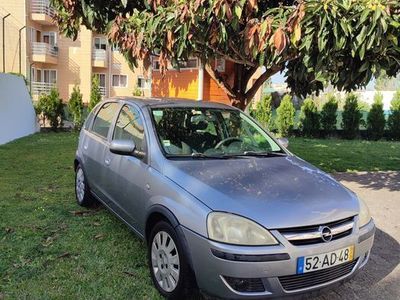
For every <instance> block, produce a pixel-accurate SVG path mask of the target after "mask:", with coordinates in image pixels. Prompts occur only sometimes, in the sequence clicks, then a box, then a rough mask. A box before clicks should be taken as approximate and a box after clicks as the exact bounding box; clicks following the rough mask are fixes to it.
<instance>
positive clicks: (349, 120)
mask: <svg viewBox="0 0 400 300" xmlns="http://www.w3.org/2000/svg"><path fill="white" fill-rule="evenodd" d="M361 120H362V113H361V111H360V107H359V105H358V98H357V96H356V95H355V94H352V93H351V94H348V95H347V97H346V101H345V104H344V107H343V113H342V128H343V137H344V138H346V139H354V138H355V137H356V136H357V135H358V132H359V129H360V124H361V123H362V121H361Z"/></svg>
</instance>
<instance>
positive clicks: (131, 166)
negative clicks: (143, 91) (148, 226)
mask: <svg viewBox="0 0 400 300" xmlns="http://www.w3.org/2000/svg"><path fill="white" fill-rule="evenodd" d="M112 140H133V141H134V142H135V145H136V150H135V151H140V152H142V153H147V144H146V134H145V126H144V122H143V117H142V115H141V112H140V111H139V109H138V108H137V107H136V106H134V105H124V106H123V107H122V108H121V111H120V113H119V115H118V117H117V120H116V123H115V127H114V132H113V135H112ZM107 153H108V159H109V161H110V165H109V166H108V176H107V177H108V178H107V180H108V181H109V182H110V190H109V191H107V192H109V197H110V199H111V202H112V206H113V209H114V210H116V211H117V212H118V213H119V214H120V215H121V216H122V217H123V218H124V219H125V220H126V221H127V222H128V223H130V224H131V225H132V226H133V227H135V228H136V229H137V230H142V228H139V227H140V226H139V225H138V220H139V219H140V218H139V215H140V214H143V208H144V201H145V199H144V195H145V191H144V189H145V186H146V178H147V171H148V164H147V156H146V155H145V157H143V158H138V157H135V156H132V155H120V154H114V153H112V152H110V151H108V152H107Z"/></svg>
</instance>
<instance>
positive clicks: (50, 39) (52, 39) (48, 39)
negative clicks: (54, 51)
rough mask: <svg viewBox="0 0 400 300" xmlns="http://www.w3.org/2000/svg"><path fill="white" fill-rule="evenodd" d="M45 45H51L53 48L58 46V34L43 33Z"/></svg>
mask: <svg viewBox="0 0 400 300" xmlns="http://www.w3.org/2000/svg"><path fill="white" fill-rule="evenodd" d="M42 40H43V43H47V44H50V45H52V46H55V45H57V33H55V32H43V35H42Z"/></svg>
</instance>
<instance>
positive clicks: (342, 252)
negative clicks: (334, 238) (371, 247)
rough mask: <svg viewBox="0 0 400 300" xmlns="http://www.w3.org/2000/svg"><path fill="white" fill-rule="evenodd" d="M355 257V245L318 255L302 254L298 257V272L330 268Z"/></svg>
mask: <svg viewBox="0 0 400 300" xmlns="http://www.w3.org/2000/svg"><path fill="white" fill-rule="evenodd" d="M353 258H354V246H350V247H346V248H342V249H339V250H335V251H332V252H327V253H322V254H317V255H311V256H302V257H299V258H298V259H297V274H303V273H307V272H312V271H317V270H322V269H326V268H330V267H333V266H337V265H340V264H343V263H345V262H348V261H352V260H353Z"/></svg>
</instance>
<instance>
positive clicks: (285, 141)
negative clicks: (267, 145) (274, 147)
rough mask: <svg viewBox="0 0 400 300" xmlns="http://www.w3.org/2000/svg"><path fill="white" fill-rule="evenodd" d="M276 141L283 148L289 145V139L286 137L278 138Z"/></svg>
mask: <svg viewBox="0 0 400 300" xmlns="http://www.w3.org/2000/svg"><path fill="white" fill-rule="evenodd" d="M278 143H279V144H280V145H281V146H283V147H284V148H287V147H289V140H288V139H287V138H279V139H278Z"/></svg>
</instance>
